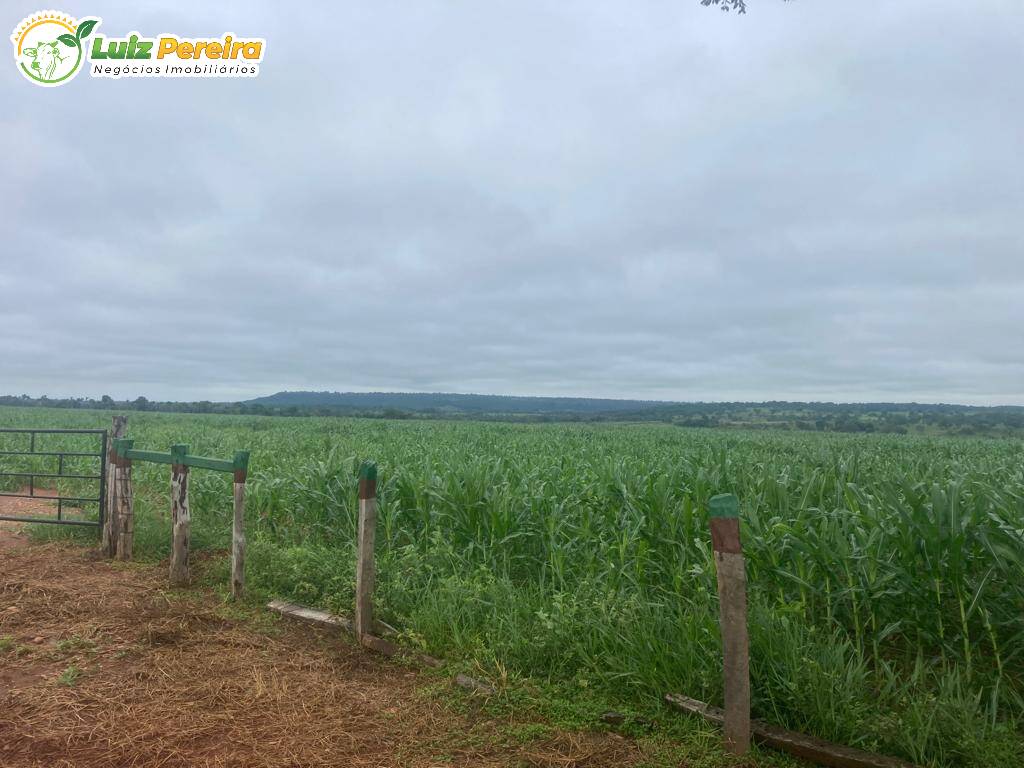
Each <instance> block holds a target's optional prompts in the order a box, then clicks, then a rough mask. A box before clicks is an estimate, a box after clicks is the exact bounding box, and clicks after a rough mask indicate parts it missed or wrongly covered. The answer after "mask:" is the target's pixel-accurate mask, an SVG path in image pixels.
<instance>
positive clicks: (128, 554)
mask: <svg viewBox="0 0 1024 768" xmlns="http://www.w3.org/2000/svg"><path fill="white" fill-rule="evenodd" d="M133 443H134V441H133V440H129V439H127V438H120V439H119V440H118V441H117V451H116V453H117V461H116V463H115V465H114V466H115V470H114V485H115V486H117V492H116V493H115V499H116V500H117V545H116V548H115V556H116V557H117V559H118V560H131V559H132V548H133V547H134V545H135V502H134V497H133V494H132V460H131V459H128V458H125V455H124V452H125V451H127V450H128V449H129V448H131V447H132V444H133Z"/></svg>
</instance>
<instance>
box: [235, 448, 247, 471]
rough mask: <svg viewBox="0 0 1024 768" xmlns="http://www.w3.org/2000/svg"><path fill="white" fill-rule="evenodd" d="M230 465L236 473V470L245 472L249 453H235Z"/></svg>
mask: <svg viewBox="0 0 1024 768" xmlns="http://www.w3.org/2000/svg"><path fill="white" fill-rule="evenodd" d="M231 463H232V464H233V465H234V467H235V471H236V472H237V471H238V470H242V471H243V472H244V471H246V470H247V469H249V451H235V457H234V458H233V459H231Z"/></svg>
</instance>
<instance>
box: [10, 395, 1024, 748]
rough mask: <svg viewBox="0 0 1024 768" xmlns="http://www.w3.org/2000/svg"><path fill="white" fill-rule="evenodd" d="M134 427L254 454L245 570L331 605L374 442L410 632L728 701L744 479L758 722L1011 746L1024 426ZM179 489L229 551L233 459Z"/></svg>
mask: <svg viewBox="0 0 1024 768" xmlns="http://www.w3.org/2000/svg"><path fill="white" fill-rule="evenodd" d="M108 422H109V414H104V413H98V412H68V411H48V410H44V409H3V410H0V423H3V424H5V425H11V426H15V425H19V426H23V425H27V424H33V425H36V426H57V425H63V426H104V425H106V424H107V423H108ZM129 434H130V436H131V437H133V438H135V440H136V446H137V447H142V448H152V449H157V450H166V449H167V447H168V446H169V445H170V444H172V443H176V442H186V443H189V444H190V446H191V452H192V453H195V454H201V455H209V456H219V457H227V456H230V455H231V454H232V453H233V452H234V451H235V450H236V449H250V450H251V451H252V461H251V465H250V466H251V474H250V481H249V484H248V489H247V493H248V503H247V515H248V520H247V531H248V536H249V542H250V548H249V555H248V569H249V570H248V576H249V584H250V586H251V588H253V590H254V591H255V592H257V593H259V594H267V595H271V594H272V595H275V596H281V597H286V598H289V599H293V600H296V601H299V602H304V603H308V604H313V605H317V606H321V607H324V608H327V609H330V610H334V611H341V612H347V611H348V610H349V606H350V605H351V603H352V598H353V572H354V553H353V542H354V539H355V513H356V482H355V478H356V471H357V468H358V466H359V463H360V462H361V461H362V460H364V459H372V460H375V461H377V462H378V465H379V467H380V511H379V518H380V520H379V525H380V528H379V530H378V536H377V540H378V559H379V585H378V603H379V605H380V606H381V609H382V611H383V613H384V618H385V619H387V620H389V621H390V622H391V623H393V624H396V625H397V626H399V627H401V628H402V629H403V636H404V639H405V641H406V642H409V643H411V644H414V645H419V646H421V647H423V648H425V649H427V650H430V651H432V652H433V653H435V654H437V655H441V656H444V657H446V658H449V659H460V660H462V661H463V662H464V663H466V664H468V665H474V666H476V667H477V668H480V669H484V670H487V671H488V673H489V674H490V675H491V676H493V677H495V678H501V677H502V676H506V677H512V678H515V679H524V680H527V679H528V680H531V681H533V684H536V685H540V686H545V687H547V686H553V688H545V690H547V691H548V693H545V696H553V695H554V694H553V693H551V692H550V691H553V690H562V691H571V692H573V695H574V696H577V697H579V696H582V695H583V694H586V696H585V697H584V698H587V697H589V698H587V700H593V701H601V700H604V699H606V698H607V697H609V696H613V697H615V698H617V699H619V700H621V701H622V702H624V704H622V705H621V706H625V705H627V704H630V703H632V705H633V706H650V705H653V706H655V708H656V707H657V702H658V701H659V700H660V696H661V694H662V693H664V692H666V691H677V692H681V693H685V694H687V695H690V696H694V697H696V698H701V699H703V700H707V701H711V702H715V703H720V700H721V681H720V659H719V654H720V646H719V641H718V628H717V597H716V588H715V574H714V564H713V560H712V557H711V552H710V540H709V535H708V530H707V519H706V514H705V510H704V506H705V504H706V501H707V499H708V498H709V497H710V496H711V495H713V494H715V493H718V492H726V491H728V492H733V493H736V494H737V495H738V496H739V498H740V500H741V513H742V520H743V540H744V547H745V551H746V555H747V572H748V582H749V600H750V625H751V626H750V629H751V675H752V683H753V707H754V714H755V715H756V716H759V717H763V718H765V719H768V720H771V721H773V722H776V723H779V724H781V725H784V726H787V727H790V728H793V729H796V730H801V731H806V732H810V733H813V734H815V735H817V736H820V737H823V738H827V739H830V740H833V741H837V742H840V743H845V744H851V745H854V746H859V747H861V748H865V749H872V750H878V751H882V752H885V753H889V754H893V755H895V756H899V757H903V758H906V759H908V760H913V761H915V762H918V763H920V764H922V765H929V766H942V767H947V766H948V767H950V768H952V767H957V768H959V767H960V766H979V767H980V766H988V765H1001V764H1006V765H1012V764H1020V763H1021V762H1024V735H1022V733H1021V730H1020V728H1021V726H1020V723H1021V715H1022V713H1024V580H1022V579H1021V578H1020V573H1021V572H1022V569H1024V461H1022V454H1024V451H1022V447H1024V444H1022V442H1021V441H1019V440H985V439H963V438H934V437H911V436H881V435H858V436H854V435H831V434H803V433H771V432H764V431H758V432H750V433H740V432H714V431H703V430H681V429H678V428H673V427H668V426H660V425H638V426H631V425H608V426H579V425H508V424H482V423H469V422H460V423H445V422H414V421H400V422H388V421H382V420H373V421H361V420H353V419H332V418H321V419H316V418H310V419H302V418H296V419H274V418H265V417H224V416H218V417H210V416H184V415H168V414H133V415H132V416H131V417H130V422H129ZM134 473H135V483H136V495H135V501H136V526H135V532H136V533H135V536H136V548H137V552H138V553H139V554H140V555H141V556H143V557H154V558H156V557H165V556H166V554H167V551H168V548H169V540H170V535H169V527H168V526H169V524H168V521H167V519H166V507H167V498H166V497H167V468H166V467H163V466H159V465H143V464H139V465H137V466H136V468H135V470H134ZM190 494H191V503H192V510H193V521H194V522H193V541H192V546H193V551H202V550H214V551H223V550H225V549H226V548H227V545H228V540H229V535H230V514H231V491H230V479H229V478H228V477H226V476H223V475H218V474H215V473H209V472H201V471H195V472H193V473H192V475H191V488H190ZM41 535H45V536H66V535H83V534H81V533H78V534H75V533H69V532H68V531H67V530H66V529H47V530H46V531H44V532H43V533H42V534H41ZM214 567H215V568H220V569H221V570H220V572H219V573H218V579H223V580H224V581H226V569H225V566H224V565H223V564H221V565H215V566H214ZM662 719H664V718H662ZM591 724H592V723H591Z"/></svg>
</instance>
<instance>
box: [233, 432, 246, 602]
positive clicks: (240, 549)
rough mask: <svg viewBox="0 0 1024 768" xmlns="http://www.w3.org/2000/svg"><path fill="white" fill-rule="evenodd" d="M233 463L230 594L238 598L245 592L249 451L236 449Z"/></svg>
mask: <svg viewBox="0 0 1024 768" xmlns="http://www.w3.org/2000/svg"><path fill="white" fill-rule="evenodd" d="M234 465H235V516H234V521H233V523H232V525H231V596H232V597H234V598H235V599H238V598H240V597H241V596H242V593H244V592H245V527H244V526H245V480H246V476H247V474H248V468H249V452H248V451H237V452H236V453H235V458H234Z"/></svg>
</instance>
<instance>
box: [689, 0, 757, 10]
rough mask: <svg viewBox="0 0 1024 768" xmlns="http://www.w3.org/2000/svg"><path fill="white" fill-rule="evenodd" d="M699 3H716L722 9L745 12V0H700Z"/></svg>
mask: <svg viewBox="0 0 1024 768" xmlns="http://www.w3.org/2000/svg"><path fill="white" fill-rule="evenodd" d="M700 4H701V5H705V6H707V5H716V6H718V7H719V8H721V9H722V10H723V11H736V13H746V12H747V0H700Z"/></svg>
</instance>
